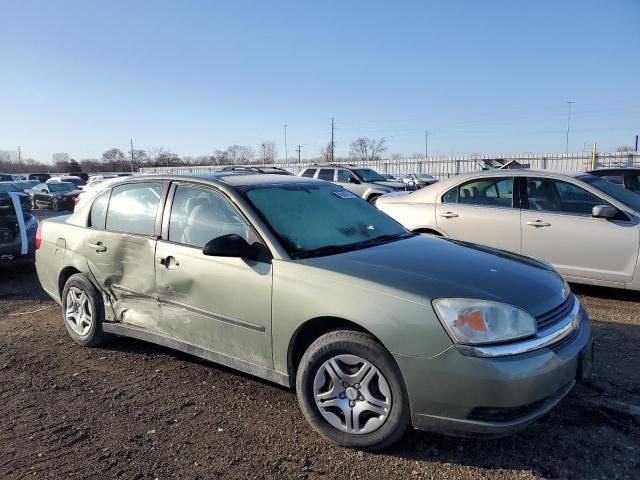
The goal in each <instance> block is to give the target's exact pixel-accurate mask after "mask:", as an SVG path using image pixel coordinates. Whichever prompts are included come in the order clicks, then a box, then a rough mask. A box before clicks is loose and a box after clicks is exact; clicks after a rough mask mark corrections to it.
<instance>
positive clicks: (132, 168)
mask: <svg viewBox="0 0 640 480" xmlns="http://www.w3.org/2000/svg"><path fill="white" fill-rule="evenodd" d="M130 140H131V171H132V172H133V138H131V139H130Z"/></svg>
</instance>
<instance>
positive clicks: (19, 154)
mask: <svg viewBox="0 0 640 480" xmlns="http://www.w3.org/2000/svg"><path fill="white" fill-rule="evenodd" d="M636 150H638V136H637V135H636ZM18 163H22V150H20V145H18Z"/></svg>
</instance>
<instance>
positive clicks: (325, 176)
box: [318, 168, 333, 182]
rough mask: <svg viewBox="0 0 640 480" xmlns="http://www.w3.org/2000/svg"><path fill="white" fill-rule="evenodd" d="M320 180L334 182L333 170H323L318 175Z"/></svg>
mask: <svg viewBox="0 0 640 480" xmlns="http://www.w3.org/2000/svg"><path fill="white" fill-rule="evenodd" d="M318 178H319V179H320V180H329V181H330V182H333V168H321V169H320V172H319V173H318Z"/></svg>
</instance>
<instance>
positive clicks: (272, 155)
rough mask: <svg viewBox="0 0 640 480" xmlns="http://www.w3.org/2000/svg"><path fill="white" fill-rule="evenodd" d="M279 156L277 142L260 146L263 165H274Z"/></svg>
mask: <svg viewBox="0 0 640 480" xmlns="http://www.w3.org/2000/svg"><path fill="white" fill-rule="evenodd" d="M277 156H278V148H277V147H276V144H275V142H262V143H261V144H260V161H261V162H262V163H273V162H275V160H276V157H277Z"/></svg>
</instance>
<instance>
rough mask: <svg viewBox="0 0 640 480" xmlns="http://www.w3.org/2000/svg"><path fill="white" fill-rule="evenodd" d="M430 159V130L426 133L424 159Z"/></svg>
mask: <svg viewBox="0 0 640 480" xmlns="http://www.w3.org/2000/svg"><path fill="white" fill-rule="evenodd" d="M427 158H429V130H425V131H424V159H425V160H426V159H427Z"/></svg>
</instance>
